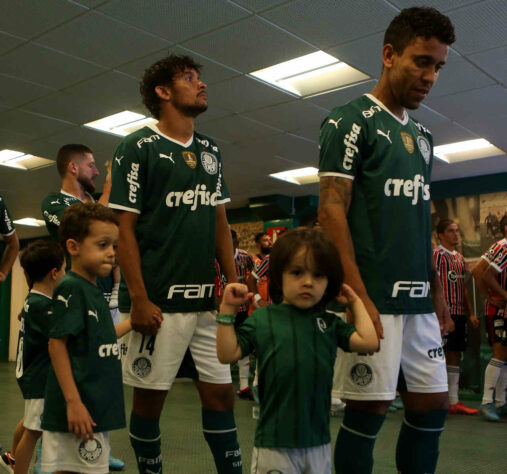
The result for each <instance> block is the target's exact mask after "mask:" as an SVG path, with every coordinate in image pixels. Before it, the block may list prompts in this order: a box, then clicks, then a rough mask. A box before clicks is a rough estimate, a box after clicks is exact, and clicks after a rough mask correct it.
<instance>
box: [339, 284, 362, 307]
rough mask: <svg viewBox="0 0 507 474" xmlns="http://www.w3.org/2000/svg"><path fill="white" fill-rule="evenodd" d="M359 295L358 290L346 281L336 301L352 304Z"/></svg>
mask: <svg viewBox="0 0 507 474" xmlns="http://www.w3.org/2000/svg"><path fill="white" fill-rule="evenodd" d="M358 298H359V296H357V294H356V292H355V291H354V290H353V289H352V288H351V287H350V286H349V285H346V284H345V283H344V284H343V285H342V287H341V288H340V293H338V296H337V297H336V301H338V303H340V304H342V305H344V306H350V305H352V304H353V303H354V302H355V301H356V300H357V299H358Z"/></svg>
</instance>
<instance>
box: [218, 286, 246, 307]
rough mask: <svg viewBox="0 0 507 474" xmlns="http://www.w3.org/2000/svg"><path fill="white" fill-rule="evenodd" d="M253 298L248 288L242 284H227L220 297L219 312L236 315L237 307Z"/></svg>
mask: <svg viewBox="0 0 507 474" xmlns="http://www.w3.org/2000/svg"><path fill="white" fill-rule="evenodd" d="M252 296H253V293H252V292H249V291H248V287H247V286H246V285H243V284H242V283H229V284H228V285H227V286H226V287H225V290H224V294H223V296H222V304H221V305H220V312H221V313H222V314H236V312H237V309H238V306H240V305H242V304H243V303H246V302H247V301H249V300H250V298H251V297H252Z"/></svg>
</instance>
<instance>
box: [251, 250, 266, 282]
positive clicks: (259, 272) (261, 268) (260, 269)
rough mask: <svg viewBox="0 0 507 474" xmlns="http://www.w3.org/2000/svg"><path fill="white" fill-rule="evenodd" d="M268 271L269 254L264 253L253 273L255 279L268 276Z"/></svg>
mask: <svg viewBox="0 0 507 474" xmlns="http://www.w3.org/2000/svg"><path fill="white" fill-rule="evenodd" d="M268 271H269V254H268V255H266V256H265V257H264V258H263V259H262V260H261V261H260V262H259V263H258V264H257V265H256V266H255V271H254V273H253V275H254V277H255V278H256V279H257V280H260V279H261V278H262V277H263V276H268Z"/></svg>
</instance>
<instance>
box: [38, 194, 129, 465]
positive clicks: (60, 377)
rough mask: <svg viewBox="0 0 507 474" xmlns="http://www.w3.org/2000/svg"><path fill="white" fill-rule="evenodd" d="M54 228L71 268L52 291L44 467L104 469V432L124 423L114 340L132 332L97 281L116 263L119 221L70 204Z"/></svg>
mask: <svg viewBox="0 0 507 474" xmlns="http://www.w3.org/2000/svg"><path fill="white" fill-rule="evenodd" d="M59 231H60V240H61V242H62V243H63V244H64V246H65V248H66V250H67V252H68V254H69V255H70V258H71V260H72V267H71V271H70V272H69V273H68V275H67V276H66V277H65V278H64V279H63V280H62V282H61V283H60V285H59V286H58V288H57V289H56V291H55V294H54V297H53V309H52V310H53V315H52V318H51V325H50V329H49V337H50V339H49V355H50V357H51V364H52V366H51V367H50V369H49V374H48V379H47V385H46V397H45V406H44V414H43V418H42V428H43V430H44V434H43V443H42V446H43V448H42V470H43V471H50V472H53V471H59V472H79V473H90V474H101V473H104V474H105V473H107V472H109V466H108V457H109V451H110V446H109V433H108V432H109V430H114V429H119V428H123V427H124V426H125V413H124V412H125V411H124V405H123V387H122V377H121V363H120V351H119V348H118V343H117V338H119V337H121V336H123V335H124V334H126V333H127V332H128V331H130V330H131V324H130V319H127V320H126V321H123V322H122V323H120V324H118V325H116V327H115V326H113V323H112V320H111V316H110V312H109V307H108V305H107V302H106V300H105V299H104V296H103V294H102V291H101V290H100V289H99V288H98V287H97V278H98V277H103V276H106V275H108V274H109V273H110V272H111V269H112V267H113V265H114V257H115V246H116V242H117V240H118V220H117V218H116V216H115V214H114V212H113V211H111V210H110V209H108V208H105V207H103V206H101V205H100V204H95V203H82V204H75V205H73V206H70V207H69V208H68V209H66V210H65V212H64V213H63V216H62V220H61V224H60V229H59Z"/></svg>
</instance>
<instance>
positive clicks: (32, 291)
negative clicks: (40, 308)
mask: <svg viewBox="0 0 507 474" xmlns="http://www.w3.org/2000/svg"><path fill="white" fill-rule="evenodd" d="M30 293H33V294H35V295H41V296H44V297H45V298H47V299H48V300H52V299H53V298H52V297H51V296H48V295H46V294H45V293H42V292H41V291H37V290H30Z"/></svg>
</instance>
